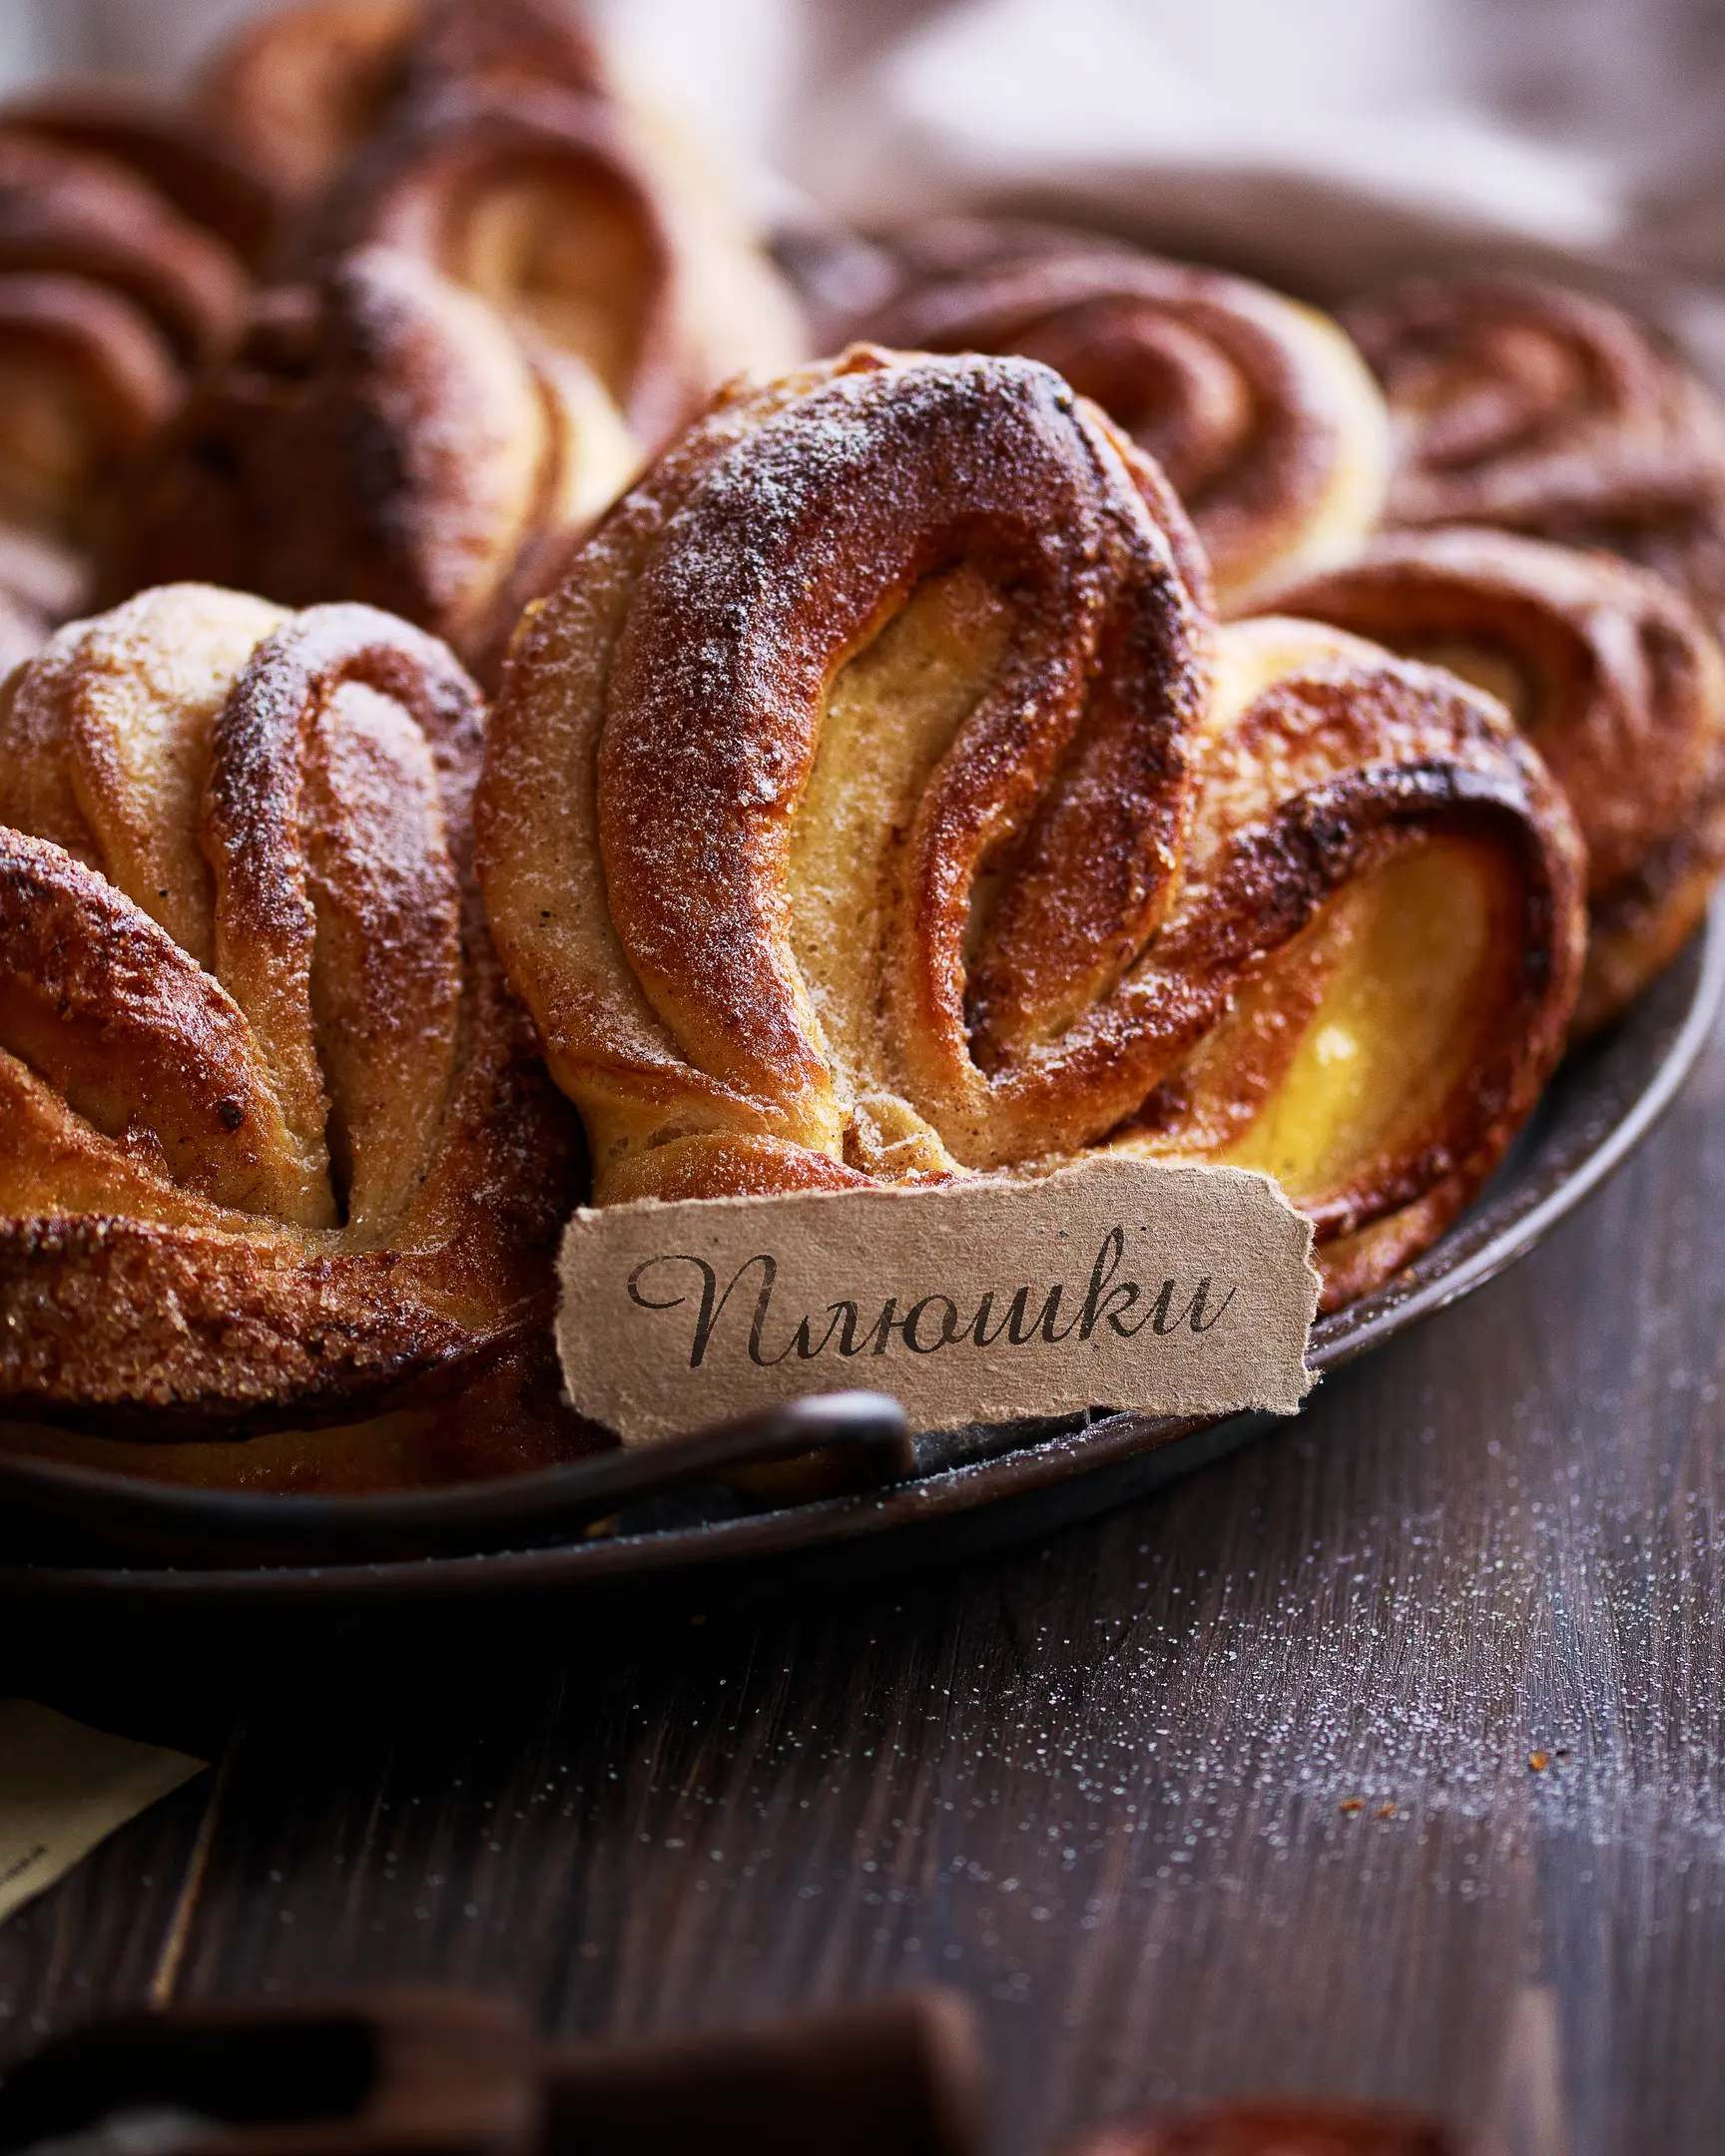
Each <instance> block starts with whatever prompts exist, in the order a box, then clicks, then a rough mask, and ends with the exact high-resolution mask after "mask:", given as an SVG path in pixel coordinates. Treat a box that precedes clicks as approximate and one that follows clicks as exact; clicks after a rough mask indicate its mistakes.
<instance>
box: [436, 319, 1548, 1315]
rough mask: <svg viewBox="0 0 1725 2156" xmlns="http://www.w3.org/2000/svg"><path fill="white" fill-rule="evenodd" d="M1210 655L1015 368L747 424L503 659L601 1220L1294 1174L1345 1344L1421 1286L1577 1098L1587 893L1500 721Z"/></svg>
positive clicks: (1122, 489)
mask: <svg viewBox="0 0 1725 2156" xmlns="http://www.w3.org/2000/svg"><path fill="white" fill-rule="evenodd" d="M1212 644H1213V636H1212V628H1211V622H1210V616H1209V608H1208V600H1207V595H1206V594H1205V592H1204V588H1203V569H1202V564H1201V557H1200V556H1199V554H1198V552H1197V550H1196V548H1195V546H1194V544H1193V541H1192V537H1191V533H1190V529H1189V527H1188V526H1187V524H1186V521H1185V519H1184V517H1183V516H1182V514H1181V511H1180V509H1179V506H1178V504H1177V502H1176V501H1175V500H1174V498H1173V496H1172V494H1171V492H1170V490H1169V489H1168V487H1167V485H1166V483H1165V482H1164V481H1163V479H1162V478H1161V475H1160V474H1159V472H1158V471H1157V470H1156V469H1155V467H1154V466H1153V465H1151V464H1150V463H1149V462H1148V461H1147V460H1146V459H1144V458H1142V457H1140V456H1139V455H1138V454H1137V452H1136V451H1135V450H1134V449H1133V448H1132V446H1131V444H1130V443H1129V442H1128V441H1127V440H1126V439H1125V437H1124V436H1122V435H1121V434H1120V433H1119V432H1118V430H1116V429H1115V428H1113V427H1112V426H1111V425H1110V424H1109V422H1108V421H1107V420H1106V418H1105V417H1104V416H1103V414H1102V413H1100V412H1099V411H1098V410H1097V409H1096V408H1095V407H1094V406H1092V405H1090V404H1088V403H1087V402H1085V401H1084V400H1083V399H1080V398H1076V397H1074V395H1073V393H1072V391H1071V390H1070V389H1069V388H1068V387H1067V385H1066V384H1065V383H1064V382H1063V381H1062V380H1061V379H1060V378H1059V376H1057V375H1056V374H1054V373H1053V372H1052V371H1051V370H1050V369H1049V368H1047V367H1044V366H1041V365H1038V364H1035V363H1034V362H1031V361H1027V360H1022V359H998V358H978V357H974V356H967V357H955V358H939V357H928V356H906V355H903V354H892V353H888V352H884V351H881V350H878V349H874V348H870V347H866V346H864V347H858V348H855V349H853V350H852V351H851V352H849V353H848V354H847V355H846V356H845V357H844V358H842V359H840V360H837V361H833V362H829V363H827V364H825V365H822V366H819V367H812V368H810V369H808V370H806V371H804V372H801V373H798V374H794V375H792V376H790V377H788V378H787V379H785V380H783V381H781V382H778V383H776V384H774V385H772V386H771V387H768V388H763V389H744V388H739V389H738V390H736V391H734V392H733V393H732V394H731V395H730V396H728V397H726V398H724V399H721V401H720V402H719V404H718V405H717V406H716V407H715V409H714V411H713V412H712V414H711V415H710V416H709V417H708V418H707V419H705V420H704V421H702V422H701V423H699V424H698V425H697V426H695V427H694V428H692V429H691V430H690V431H689V432H688V433H687V434H686V435H685V436H684V437H683V438H682V439H681V440H680V441H679V442H678V443H677V444H676V445H675V446H674V447H673V448H672V449H671V450H670V451H669V452H668V453H667V454H666V456H665V457H664V458H663V459H662V460H661V461H660V463H659V464H658V465H657V466H656V467H655V468H654V470H653V471H652V472H651V473H650V474H649V475H648V476H647V477H646V478H645V479H644V480H643V481H642V482H640V484H639V485H638V486H637V487H636V488H635V489H634V490H633V491H632V492H631V493H630V494H629V495H628V496H627V497H626V498H625V500H624V501H623V503H622V504H621V505H620V506H619V507H618V508H617V509H616V510H615V511H614V512H613V513H612V515H611V516H610V517H609V518H607V519H606V521H605V522H604V524H603V525H602V526H601V527H600V528H599V529H598V531H597V532H596V533H595V534H594V535H593V537H592V538H591V539H590V540H589V541H588V542H587V544H586V546H585V547H584V548H583V550H582V552H581V554H580V556H579V558H578V560H577V562H576V564H575V566H574V569H573V571H572V573H571V575H570V576H569V578H568V580H567V581H566V582H565V583H564V584H563V586H562V587H561V589H560V590H559V591H558V593H557V594H556V596H555V597H554V598H552V599H550V600H548V601H547V602H545V603H544V604H543V605H542V606H541V607H540V608H538V609H537V610H536V611H535V612H534V613H533V614H532V615H531V617H530V618H529V620H528V622H527V623H526V624H524V626H523V628H522V630H521V631H520V633H519V634H518V637H517V640H516V644H515V647H514V649H513V652H512V654H511V658H510V662H509V666H508V669H507V672H506V677H505V683H504V688H503V693H502V696H501V699H500V702H499V704H498V707H497V710H496V712H495V714H494V718H493V725H492V731H491V735H490V739H489V745H488V750H487V759H486V768H485V775H484V779H483V782H482V785H481V789H480V794H479V797H478V801H477V804H476V816H477V832H478V840H479V864H480V874H481V878H482V880H483V884H484V888H485V894H486V904H487V910H488V914H489V917H490V919H491V922H492V926H493V932H494V934H495V935H496V938H497V942H498V947H499V950H500V951H501V953H502V956H503V961H504V964H505V965H506V967H507V969H508V972H509V975H510V978H511V980H512V981H513V982H514V984H515V986H516V988H517V990H518V991H519V993H520V994H521V995H522V997H523V999H524V1000H525V1001H526V1003H527V1005H528V1007H529V1008H530V1009H531V1010H532V1012H533V1015H534V1017H535V1019H536V1020H537V1022H538V1026H539V1031H540V1034H541V1037H542V1039H543V1041H544V1044H545V1050H546V1054H547V1056H548V1059H549V1061H550V1064H551V1068H552V1072H553V1074H554V1076H555V1077H556V1078H557V1080H558V1082H559V1084H560V1085H561V1086H562V1087H563V1088H564V1090H565V1091H566V1092H567V1093H568V1094H569V1095H570V1097H571V1098H572V1099H573V1100H575V1102H576V1103H577V1104H578V1106H579V1107H580V1109H581V1111H582V1116H583V1119H584V1121H585V1123H586V1126H587V1132H588V1139H589V1146H590V1151H591V1156H592V1160H593V1178H594V1192H595V1196H596V1198H597V1200H598V1201H599V1202H600V1203H614V1202H617V1201H619V1200H623V1199H628V1198H638V1197H646V1196H657V1197H661V1198H672V1197H702V1196H712V1195H718V1194H724V1193H727V1192H746V1191H777V1190H793V1189H805V1188H826V1189H839V1188H848V1187H853V1186H857V1185H861V1184H866V1183H870V1182H875V1181H888V1182H901V1181H907V1180H914V1179H917V1178H929V1177H933V1178H946V1177H952V1176H956V1175H961V1174H967V1173H978V1172H989V1171H1010V1170H1029V1171H1034V1170H1035V1169H1037V1168H1039V1167H1046V1166H1048V1165H1051V1164H1053V1163H1057V1162H1059V1161H1060V1160H1063V1159H1067V1158H1070V1157H1071V1156H1072V1155H1073V1154H1075V1153H1077V1152H1080V1151H1082V1150H1083V1149H1085V1148H1087V1147H1091V1146H1095V1145H1098V1144H1118V1145H1125V1146H1129V1147H1131V1148H1132V1149H1134V1150H1137V1151H1139V1152H1143V1153H1148V1154H1151V1155H1153V1156H1158V1157H1167V1158H1173V1159H1188V1160H1189V1159H1202V1160H1222V1161H1237V1162H1241V1163H1243V1164H1245V1165H1249V1166H1256V1167H1262V1168H1265V1169H1268V1170H1269V1171H1270V1172H1271V1173H1273V1174H1275V1175H1277V1176H1278V1177H1279V1178H1280V1179H1281V1180H1282V1182H1283V1183H1284V1185H1285V1186H1286V1187H1287V1189H1288V1190H1289V1192H1290V1194H1291V1196H1292V1197H1293V1198H1294V1199H1295V1201H1296V1202H1297V1203H1299V1204H1300V1205H1302V1206H1303V1207H1304V1208H1305V1209H1306V1210H1307V1211H1308V1212H1309V1213H1310V1214H1311V1215H1312V1217H1313V1218H1314V1219H1315V1221H1316V1222H1317V1224H1318V1230H1319V1236H1320V1248H1321V1251H1322V1253H1323V1255H1324V1258H1325V1261H1326V1264H1327V1267H1328V1271H1329V1291H1328V1292H1329V1295H1330V1299H1331V1301H1332V1302H1335V1301H1338V1300H1342V1299H1345V1298H1347V1297H1348V1296H1351V1295H1354V1294H1358V1293H1360V1292H1362V1291H1363V1290H1364V1289H1366V1288H1367V1287H1369V1286H1371V1285H1373V1284H1374V1283H1375V1282H1377V1281H1378V1280H1379V1279H1381V1278H1382V1277H1383V1276H1384V1275H1385V1273H1386V1272H1387V1271H1389V1270H1390V1269H1392V1268H1393V1267H1395V1266H1397V1265H1399V1264H1401V1263H1403V1262H1404V1261H1405V1260H1406V1258H1407V1257H1408V1256H1410V1255H1411V1254H1412V1253H1413V1252H1414V1251H1416V1250H1418V1249H1420V1248H1421V1247H1423V1246H1424V1244H1425V1243H1427V1242H1429V1241H1430V1240H1431V1239H1432V1237H1433V1236H1435V1235H1436V1234H1437V1233H1438V1231H1439V1230H1440V1229H1441V1227H1442V1226H1443V1225H1444V1224H1445V1223H1446V1222H1447V1221H1448V1220H1449V1219H1450V1218H1451V1217H1452V1216H1453V1214H1454V1213H1455V1211H1456V1210H1457V1209H1458V1208H1459V1206H1460V1205H1461V1204H1462V1203H1464V1202H1465V1200H1466V1198H1467V1197H1468V1196H1469V1195H1470V1194H1471V1192H1472V1191H1473V1190H1474V1189H1476V1188H1477V1186H1478V1184H1479V1182H1480V1181H1481V1179H1482V1178H1483V1177H1484V1176H1485V1175H1486V1174H1487V1173H1488V1172H1489V1170H1490V1169H1491V1167H1492V1166H1493V1165H1494V1164H1495V1163H1496V1161H1497V1159H1498V1158H1499V1157H1500V1155H1501V1153H1502V1151H1503V1148H1504V1146H1505V1144H1506V1143H1507V1141H1508V1139H1509V1137H1510V1135H1511V1134H1512V1132H1513V1131H1514V1129H1515V1128H1516V1126H1517V1125H1518V1123H1519V1122H1520V1121H1521V1119H1522V1118H1523V1117H1524V1116H1525V1115H1526V1113H1527V1111H1528V1109H1529V1108H1530V1107H1531V1105H1532V1102H1533V1100H1534V1098H1535V1096H1536V1095H1537V1092H1538V1090H1539V1087H1540V1086H1541V1084H1542V1083H1543V1081H1544V1079H1545V1077H1546V1076H1547V1075H1548V1074H1549V1072H1550V1070H1551V1068H1552V1066H1553V1064H1554V1063H1555V1061H1556V1058H1557V1056H1558V1054H1559V1053H1560V1051H1561V1047H1562V1041H1563V1035H1564V1029H1565V1026H1566V1024H1567V1022H1568V1017H1569V1012H1570V1009H1571V1006H1572V1004H1573V1001H1574V995H1575V988H1576V982H1577V979H1578V975H1579V968H1580V954H1581V940H1582V934H1583V927H1584V920H1583V912H1582V905H1581V864H1580V848H1579V843H1578V840H1577V839H1576V837H1575V834H1574V829H1573V825H1572V823H1571V821H1570V818H1569V814H1568V810H1567V809H1566V808H1565V807H1564V804H1563V801H1562V798H1561V796H1560V795H1559V794H1558V792H1557V789H1556V788H1555V786H1554V785H1553V784H1552V783H1551V781H1550V779H1549V778H1548V777H1547V775H1546V774H1545V772H1544V770H1543V768H1542V767H1541V766H1540V765H1539V763H1538V761H1537V759H1536V758H1535V757H1534V756H1533V755H1532V753H1531V752H1530V751H1529V750H1527V749H1526V748H1525V747H1524V745H1523V744H1522V743H1521V742H1520V741H1519V740H1518V739H1517V738H1516V737H1515V735H1514V734H1513V732H1512V730H1511V729H1510V728H1509V726H1508V725H1507V723H1506V721H1505V720H1504V719H1503V717H1502V715H1501V714H1500V713H1499V712H1498V711H1497V709H1496V707H1494V706H1493V705H1491V704H1490V703H1489V702H1488V701H1487V700H1485V699H1482V698H1480V697H1478V696H1476V695H1475V694H1474V693H1473V692H1471V691H1469V690H1468V689H1466V688H1464V687H1463V686H1462V685H1461V684H1460V683H1459V682H1457V681H1455V680H1453V679H1452V678H1451V677H1449V676H1447V675H1444V674H1441V673H1438V672H1437V671H1435V670H1432V669H1427V668H1420V667H1412V666H1409V665H1407V664H1405V663H1403V662H1401V661H1397V660H1394V659H1392V658H1390V657H1389V656H1388V655H1387V654H1385V653H1383V652H1381V651H1379V650H1378V649H1376V648H1375V647H1373V646H1370V645H1367V644H1364V643H1362V642H1360V641H1359V640H1357V639H1354V638H1350V637H1347V636H1344V635H1342V634H1341V633H1340V632H1338V631H1334V630H1330V629H1325V628H1321V627H1319V626H1317V625H1315V624H1309V623H1299V622H1290V621H1282V620H1269V621H1260V622H1249V623H1242V624H1239V625H1236V626H1235V627H1233V628H1231V629H1228V630H1226V631H1224V632H1221V636H1220V644H1219V648H1218V649H1217V650H1216V651H1215V652H1214V653H1213V650H1212Z"/></svg>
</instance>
